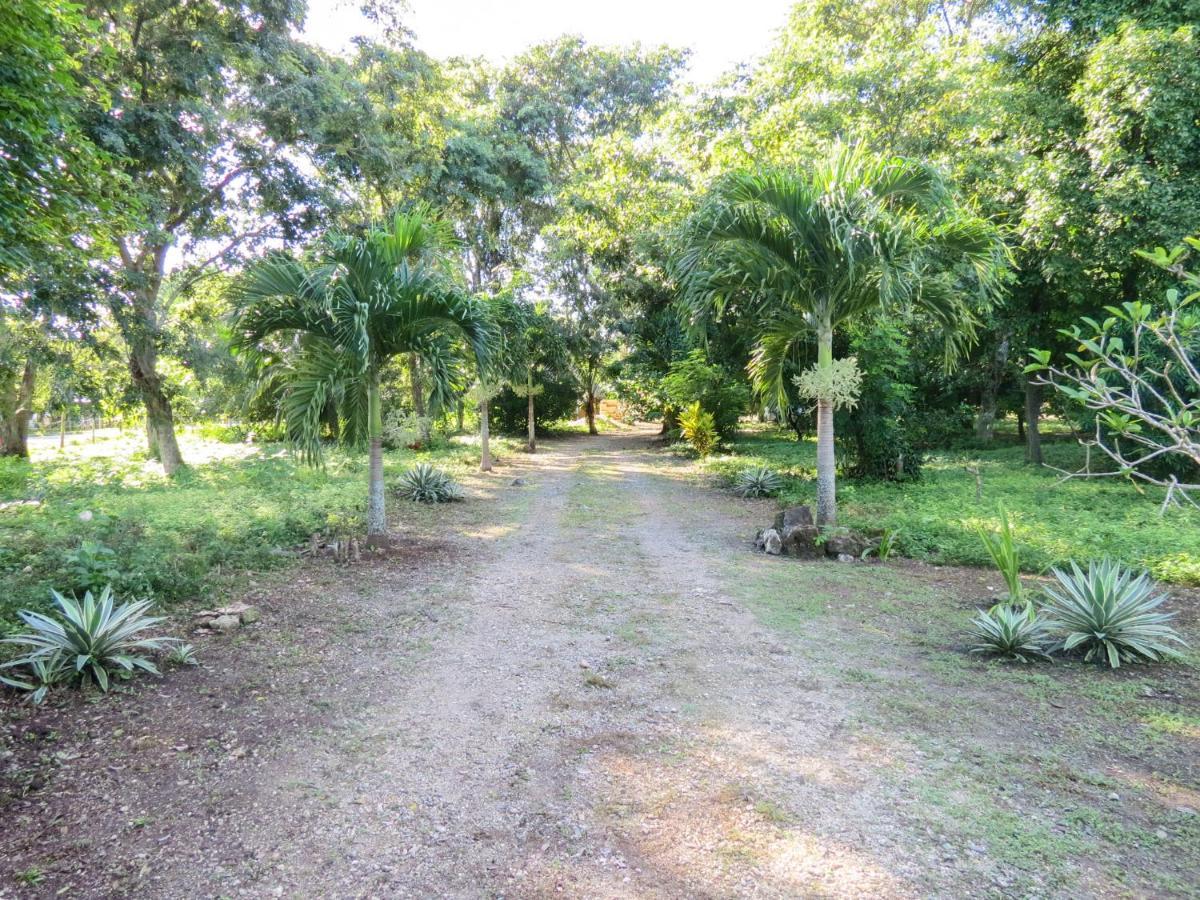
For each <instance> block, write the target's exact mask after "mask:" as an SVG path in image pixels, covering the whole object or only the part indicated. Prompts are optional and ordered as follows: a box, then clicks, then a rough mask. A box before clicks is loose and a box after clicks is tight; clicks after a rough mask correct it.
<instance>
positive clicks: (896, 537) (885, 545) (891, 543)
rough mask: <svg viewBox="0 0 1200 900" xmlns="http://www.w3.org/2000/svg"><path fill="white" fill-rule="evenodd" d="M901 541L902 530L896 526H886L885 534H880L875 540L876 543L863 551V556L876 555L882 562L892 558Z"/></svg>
mask: <svg viewBox="0 0 1200 900" xmlns="http://www.w3.org/2000/svg"><path fill="white" fill-rule="evenodd" d="M899 543H900V532H899V531H898V530H896V529H895V528H885V529H884V530H883V534H881V535H879V537H878V539H877V540H876V541H875V545H874V546H872V547H868V548H867V549H866V550H864V551H863V558H864V559H865V558H866V557H868V556H874V557H875V558H876V559H878V560H879V561H880V562H887V561H888V559H890V558H891V555H892V554H893V553H895V552H896V547H897V546H898V545H899Z"/></svg>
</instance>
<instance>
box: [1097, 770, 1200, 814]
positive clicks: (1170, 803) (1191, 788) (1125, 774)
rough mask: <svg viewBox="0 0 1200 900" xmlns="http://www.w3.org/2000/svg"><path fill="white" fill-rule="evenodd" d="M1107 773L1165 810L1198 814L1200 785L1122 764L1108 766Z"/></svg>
mask: <svg viewBox="0 0 1200 900" xmlns="http://www.w3.org/2000/svg"><path fill="white" fill-rule="evenodd" d="M1107 774H1108V775H1109V777H1111V778H1113V779H1115V780H1117V781H1120V782H1122V783H1123V784H1127V785H1129V786H1131V787H1133V788H1136V789H1137V790H1138V791H1141V792H1144V793H1145V794H1147V795H1148V796H1149V797H1151V798H1153V799H1154V801H1155V802H1156V803H1158V804H1159V805H1160V806H1162V807H1165V808H1166V809H1167V810H1181V809H1183V810H1191V813H1190V814H1191V815H1200V787H1197V786H1196V785H1194V784H1193V785H1188V784H1182V783H1180V782H1179V781H1177V780H1175V779H1173V778H1170V777H1168V776H1167V775H1165V774H1163V773H1161V772H1142V771H1135V770H1132V769H1127V768H1124V767H1122V766H1112V767H1110V768H1109V769H1108V770H1107Z"/></svg>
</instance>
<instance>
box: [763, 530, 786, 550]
mask: <svg viewBox="0 0 1200 900" xmlns="http://www.w3.org/2000/svg"><path fill="white" fill-rule="evenodd" d="M763 550H765V551H766V552H767V553H770V554H771V555H772V556H778V555H779V554H780V553H782V552H783V539H782V538H781V537H780V536H779V532H778V531H776V530H775V529H774V528H768V529H767V530H766V531H764V532H763Z"/></svg>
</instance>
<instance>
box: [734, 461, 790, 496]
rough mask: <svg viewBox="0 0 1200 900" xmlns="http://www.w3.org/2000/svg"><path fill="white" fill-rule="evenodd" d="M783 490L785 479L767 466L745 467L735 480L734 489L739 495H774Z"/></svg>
mask: <svg viewBox="0 0 1200 900" xmlns="http://www.w3.org/2000/svg"><path fill="white" fill-rule="evenodd" d="M781 490H783V479H782V478H780V477H779V475H777V474H776V473H775V472H773V471H772V470H770V469H768V468H767V467H766V466H760V467H759V468H757V469H745V470H743V471H741V472H739V473H738V475H737V477H736V478H734V480H733V491H734V493H735V494H737V495H738V496H739V497H745V498H747V499H749V498H751V497H774V496H775V495H776V494H778V493H779V492H780V491H781Z"/></svg>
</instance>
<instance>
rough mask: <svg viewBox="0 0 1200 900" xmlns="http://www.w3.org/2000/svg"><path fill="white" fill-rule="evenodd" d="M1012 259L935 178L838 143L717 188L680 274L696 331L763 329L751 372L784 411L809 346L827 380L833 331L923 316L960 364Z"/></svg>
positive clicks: (827, 437) (824, 414)
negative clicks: (727, 320)
mask: <svg viewBox="0 0 1200 900" xmlns="http://www.w3.org/2000/svg"><path fill="white" fill-rule="evenodd" d="M1006 258H1007V250H1006V249H1005V246H1004V243H1003V241H1002V240H1001V238H1000V236H999V234H998V232H997V230H996V229H995V227H994V226H992V225H991V224H990V223H988V222H986V221H985V220H983V219H981V218H980V217H979V216H977V215H975V214H973V213H972V212H971V211H970V210H968V209H966V208H965V207H964V206H962V205H961V204H960V203H958V201H957V200H956V199H955V197H954V195H953V193H952V192H951V191H950V190H949V189H948V187H947V185H946V184H945V182H944V181H943V180H942V179H941V178H940V177H939V176H938V174H937V173H936V172H935V171H934V170H933V169H932V168H930V167H929V166H927V165H924V164H921V163H918V162H914V161H912V160H908V159H903V158H899V157H889V156H875V155H872V154H869V153H867V152H865V151H864V150H863V149H862V148H861V147H858V146H851V145H839V146H837V147H835V148H834V150H833V152H832V153H831V154H830V156H829V157H828V158H827V159H826V160H824V161H823V162H821V163H819V164H818V165H816V166H814V167H813V168H812V169H811V170H809V171H804V172H797V171H764V172H753V173H734V174H731V175H728V176H725V177H724V178H722V179H720V180H719V181H718V182H717V183H716V184H715V185H714V187H713V188H712V190H711V191H710V192H709V194H708V195H707V197H706V198H705V199H704V201H703V202H702V203H701V205H700V207H699V209H698V210H697V211H696V213H695V214H694V215H693V216H692V217H691V218H690V220H689V222H688V224H687V226H686V227H685V232H684V250H683V252H682V253H681V255H680V258H679V261H678V274H679V276H680V282H681V286H682V294H681V301H682V304H683V306H684V308H685V310H686V311H687V313H688V315H689V318H690V320H691V322H692V324H693V325H696V326H701V325H703V324H705V323H706V322H708V321H711V320H714V319H716V320H719V319H720V318H721V317H722V316H723V315H726V314H727V313H729V312H730V311H736V313H737V315H738V316H739V317H740V318H742V319H743V320H749V321H751V322H753V323H754V327H755V330H756V333H757V340H756V343H755V347H754V350H753V354H752V358H751V363H750V367H749V370H750V374H751V377H752V380H753V381H754V383H755V386H756V388H757V389H758V390H759V391H760V392H761V393H762V394H763V395H765V396H767V397H769V398H770V399H772V400H774V401H775V402H776V403H778V404H779V405H780V406H781V407H782V406H784V405H786V404H787V402H788V400H787V392H786V377H785V376H786V372H787V364H788V363H789V362H790V361H794V360H795V358H796V356H797V353H798V350H799V346H800V344H801V343H802V342H805V341H808V340H811V339H812V338H813V337H815V338H816V342H817V359H818V364H817V365H818V369H819V370H825V371H832V367H833V330H834V329H835V328H836V327H837V326H838V325H839V324H840V323H842V322H844V321H846V320H847V319H849V318H852V317H854V316H856V315H860V314H862V313H866V312H868V311H871V310H875V309H879V308H897V309H898V308H909V309H917V310H919V311H921V312H922V313H923V314H925V315H926V316H928V317H929V319H931V320H932V321H933V322H934V323H935V324H936V326H937V327H938V328H939V329H940V330H941V331H942V333H943V334H944V336H945V337H946V339H947V353H948V357H947V358H948V360H950V359H952V358H953V357H954V356H955V355H956V354H957V353H958V352H960V351H961V350H962V349H963V347H964V346H966V345H967V344H969V343H970V342H971V341H972V340H973V339H974V335H975V329H976V327H977V323H978V317H977V313H976V309H977V308H978V307H979V306H981V305H984V304H988V303H991V302H993V300H994V299H995V297H996V295H997V292H998V289H999V285H1000V281H1001V276H1002V272H1003V268H1004V267H1003V263H1004V261H1005V260H1006ZM816 399H817V411H818V468H819V470H821V471H820V475H819V479H818V480H819V490H818V514H819V517H820V518H822V519H823V522H824V524H830V525H831V524H833V521H834V519H835V516H836V507H835V503H834V497H833V444H832V441H833V432H832V428H833V425H832V405H831V401H830V398H828V397H818V398H816Z"/></svg>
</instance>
